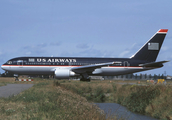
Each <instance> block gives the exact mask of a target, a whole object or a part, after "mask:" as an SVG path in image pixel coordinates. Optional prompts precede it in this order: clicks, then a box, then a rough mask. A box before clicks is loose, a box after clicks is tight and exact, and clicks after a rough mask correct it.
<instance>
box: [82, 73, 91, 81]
mask: <svg viewBox="0 0 172 120" xmlns="http://www.w3.org/2000/svg"><path fill="white" fill-rule="evenodd" d="M80 81H84V82H90V77H89V76H88V74H87V73H84V74H82V75H81V79H80Z"/></svg>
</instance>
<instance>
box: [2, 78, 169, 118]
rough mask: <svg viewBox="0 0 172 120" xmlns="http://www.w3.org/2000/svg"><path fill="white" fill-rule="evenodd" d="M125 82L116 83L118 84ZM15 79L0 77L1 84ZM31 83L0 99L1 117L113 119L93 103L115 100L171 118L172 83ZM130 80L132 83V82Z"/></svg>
mask: <svg viewBox="0 0 172 120" xmlns="http://www.w3.org/2000/svg"><path fill="white" fill-rule="evenodd" d="M124 82H125V83H128V84H119V83H124ZM8 83H21V84H23V83H27V84H30V83H31V82H16V81H14V78H0V85H6V84H8ZM33 83H34V86H33V87H32V88H30V89H28V90H26V91H24V92H21V93H20V94H19V95H17V96H14V97H10V98H1V99H0V119H3V120H4V119H14V120H18V119H19V120H20V119H21V120H23V119H29V120H32V119H36V120H39V119H40V120H42V119H47V120H49V119H50V120H51V119H52V120H54V119H64V120H66V119H67V120H72V119H74V120H75V119H76V120H77V119H88V120H90V119H94V120H100V119H101V120H105V119H116V118H115V117H113V118H110V116H109V118H106V117H105V114H104V113H103V112H102V111H101V110H100V109H99V108H98V107H96V106H95V105H93V104H90V103H92V102H99V103H100V102H112V103H113V102H115V103H119V104H122V105H123V106H126V107H127V108H128V109H129V110H130V111H133V112H136V113H140V114H146V115H150V116H152V117H154V118H158V119H163V120H169V119H172V117H171V116H172V109H171V108H172V86H171V85H169V83H171V82H168V83H167V85H162V84H157V85H152V84H150V83H146V81H140V83H139V85H138V81H91V82H80V81H72V80H71V81H69V80H60V81H58V82H57V80H56V81H54V80H50V79H45V80H43V79H39V78H37V79H34V82H33ZM130 83H135V84H133V85H131V84H130Z"/></svg>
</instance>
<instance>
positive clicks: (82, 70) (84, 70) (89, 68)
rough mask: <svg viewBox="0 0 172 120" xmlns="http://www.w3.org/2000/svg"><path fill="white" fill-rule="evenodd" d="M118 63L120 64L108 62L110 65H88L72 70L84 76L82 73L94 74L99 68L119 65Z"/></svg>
mask: <svg viewBox="0 0 172 120" xmlns="http://www.w3.org/2000/svg"><path fill="white" fill-rule="evenodd" d="M117 63H119V62H108V63H100V64H93V65H86V66H80V67H74V68H72V69H71V70H72V71H73V72H75V73H78V74H82V73H88V72H93V71H94V70H95V69H97V68H101V67H104V66H108V65H113V64H117Z"/></svg>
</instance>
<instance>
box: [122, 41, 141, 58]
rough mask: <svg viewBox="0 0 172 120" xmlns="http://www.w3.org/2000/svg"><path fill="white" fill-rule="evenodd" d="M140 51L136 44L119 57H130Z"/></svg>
mask: <svg viewBox="0 0 172 120" xmlns="http://www.w3.org/2000/svg"><path fill="white" fill-rule="evenodd" d="M137 50H138V46H137V44H136V43H134V44H133V45H131V46H130V47H128V48H126V49H125V51H123V52H122V53H120V54H119V57H130V56H132V55H133V53H135V52H136V51H137Z"/></svg>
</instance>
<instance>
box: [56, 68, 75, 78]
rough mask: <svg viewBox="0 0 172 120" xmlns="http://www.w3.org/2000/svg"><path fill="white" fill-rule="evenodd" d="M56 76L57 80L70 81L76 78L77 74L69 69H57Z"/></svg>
mask: <svg viewBox="0 0 172 120" xmlns="http://www.w3.org/2000/svg"><path fill="white" fill-rule="evenodd" d="M54 74H55V78H57V79H68V78H69V77H73V76H76V74H75V73H74V72H72V71H71V70H69V69H56V70H55V73H54Z"/></svg>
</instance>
